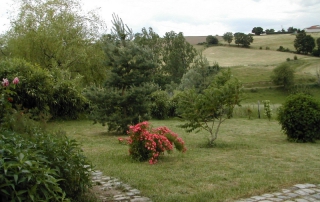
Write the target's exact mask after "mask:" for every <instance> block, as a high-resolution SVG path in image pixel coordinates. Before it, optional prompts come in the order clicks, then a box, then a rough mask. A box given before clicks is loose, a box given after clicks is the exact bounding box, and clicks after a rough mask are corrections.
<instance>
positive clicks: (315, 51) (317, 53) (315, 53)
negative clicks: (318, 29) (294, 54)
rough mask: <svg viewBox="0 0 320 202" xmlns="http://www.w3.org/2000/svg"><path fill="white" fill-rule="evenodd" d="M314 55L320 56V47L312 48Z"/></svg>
mask: <svg viewBox="0 0 320 202" xmlns="http://www.w3.org/2000/svg"><path fill="white" fill-rule="evenodd" d="M312 55H313V56H316V57H319V56H320V49H313V50H312Z"/></svg>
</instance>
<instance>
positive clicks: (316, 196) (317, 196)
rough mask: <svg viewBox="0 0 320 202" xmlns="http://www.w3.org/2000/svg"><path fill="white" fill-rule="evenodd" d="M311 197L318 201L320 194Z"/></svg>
mask: <svg viewBox="0 0 320 202" xmlns="http://www.w3.org/2000/svg"><path fill="white" fill-rule="evenodd" d="M312 197H314V198H316V199H317V200H320V193H319V194H313V195H312Z"/></svg>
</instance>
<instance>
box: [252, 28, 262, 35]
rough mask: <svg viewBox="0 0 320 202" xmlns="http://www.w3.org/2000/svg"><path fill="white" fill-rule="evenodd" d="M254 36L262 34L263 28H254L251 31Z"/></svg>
mask: <svg viewBox="0 0 320 202" xmlns="http://www.w3.org/2000/svg"><path fill="white" fill-rule="evenodd" d="M251 32H252V33H254V34H255V35H260V34H262V33H263V28H262V27H254V28H253V29H252V31H251Z"/></svg>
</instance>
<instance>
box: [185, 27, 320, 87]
mask: <svg viewBox="0 0 320 202" xmlns="http://www.w3.org/2000/svg"><path fill="white" fill-rule="evenodd" d="M312 36H313V37H314V38H315V39H316V38H318V37H320V33H316V34H312ZM218 39H219V42H220V43H221V44H222V46H212V47H206V46H204V45H197V43H199V42H204V41H205V40H206V36H186V40H187V41H188V42H189V43H191V44H193V45H194V47H195V48H197V49H198V50H201V49H202V51H203V54H204V55H205V56H206V57H207V59H208V61H209V63H210V64H213V63H214V62H218V64H219V65H220V66H221V67H231V68H232V69H233V72H234V75H237V76H238V77H239V79H241V80H242V81H245V82H246V83H250V82H254V83H255V82H261V81H263V82H264V81H270V75H271V73H272V70H273V69H274V68H275V67H276V66H277V65H279V64H280V63H282V62H286V60H287V58H290V60H291V63H292V65H293V66H294V67H295V68H296V75H297V76H296V78H297V80H299V82H303V81H306V82H309V81H310V80H314V79H316V71H317V69H318V68H320V58H319V57H313V56H307V55H299V54H294V53H289V52H279V51H276V49H277V48H279V46H283V47H285V48H289V49H290V50H292V51H294V50H295V49H294V46H293V41H294V39H295V35H291V34H282V35H262V36H254V41H253V43H252V44H251V46H250V48H242V47H237V46H235V45H234V43H232V45H231V46H229V45H228V44H227V43H225V42H224V41H223V39H222V37H221V36H219V37H218ZM260 47H262V49H261V50H260ZM266 47H269V50H266ZM294 56H297V58H298V60H297V61H293V59H294ZM310 78H311V79H310Z"/></svg>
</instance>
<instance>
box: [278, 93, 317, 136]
mask: <svg viewBox="0 0 320 202" xmlns="http://www.w3.org/2000/svg"><path fill="white" fill-rule="evenodd" d="M278 120H279V123H280V125H281V128H282V130H283V132H284V133H285V134H286V135H287V137H288V139H289V140H291V141H296V142H314V141H315V140H318V139H320V135H319V134H320V125H319V122H320V103H319V101H317V100H315V99H314V98H313V97H311V96H309V95H305V94H294V95H290V96H289V97H288V98H287V99H286V101H285V103H284V104H283V105H282V106H281V107H280V108H279V111H278Z"/></svg>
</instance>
